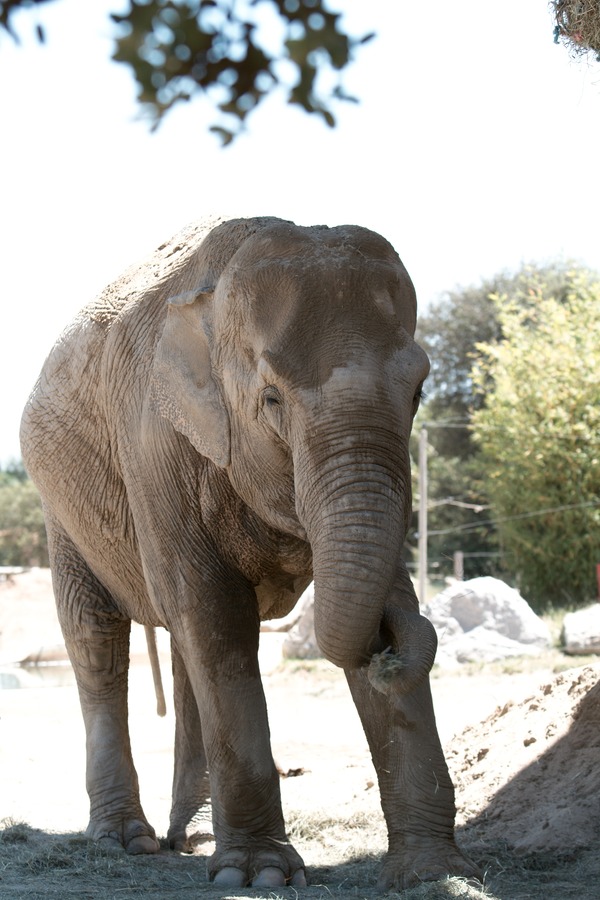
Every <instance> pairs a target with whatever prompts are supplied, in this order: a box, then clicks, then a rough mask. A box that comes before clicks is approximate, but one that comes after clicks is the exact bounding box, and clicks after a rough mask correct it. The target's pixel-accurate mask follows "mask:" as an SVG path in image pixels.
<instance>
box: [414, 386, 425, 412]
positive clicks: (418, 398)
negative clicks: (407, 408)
mask: <svg viewBox="0 0 600 900" xmlns="http://www.w3.org/2000/svg"><path fill="white" fill-rule="evenodd" d="M424 399H425V391H424V390H423V385H422V384H420V385H419V387H418V388H417V390H416V392H415V396H414V398H413V408H412V414H413V417H414V416H416V414H417V410H418V408H419V405H420V404H421V402H422V401H423V400H424Z"/></svg>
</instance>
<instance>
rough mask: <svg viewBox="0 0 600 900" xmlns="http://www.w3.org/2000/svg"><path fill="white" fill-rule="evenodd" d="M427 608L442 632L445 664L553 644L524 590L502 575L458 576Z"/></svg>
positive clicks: (441, 652)
mask: <svg viewBox="0 0 600 900" xmlns="http://www.w3.org/2000/svg"><path fill="white" fill-rule="evenodd" d="M422 612H423V614H424V615H425V616H427V618H428V619H430V620H431V622H432V624H433V626H434V627H435V630H436V632H437V635H438V641H439V646H438V653H437V656H436V663H437V664H438V665H440V666H456V665H458V664H460V663H464V662H473V661H478V662H494V661H496V660H500V659H505V658H506V657H509V656H523V655H527V654H536V653H539V652H540V651H541V650H543V649H544V648H546V647H548V646H550V644H551V637H550V632H549V630H548V627H547V625H546V624H545V623H544V622H543V621H542V619H540V617H539V616H537V615H536V614H535V613H534V612H533V610H532V609H531V607H530V606H529V604H528V603H527V601H526V600H524V599H523V597H521V595H520V594H519V592H518V591H516V590H515V589H514V588H511V587H509V585H507V584H505V583H504V582H503V581H500V580H499V579H497V578H491V577H482V578H472V579H470V580H469V581H457V582H455V583H454V584H451V585H450V586H449V587H447V588H446V589H445V590H444V591H442V592H441V593H440V594H437V595H436V596H435V597H434V598H433V599H432V600H431V601H430V602H429V603H426V604H424V605H423V608H422Z"/></svg>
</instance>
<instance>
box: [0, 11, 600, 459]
mask: <svg viewBox="0 0 600 900" xmlns="http://www.w3.org/2000/svg"><path fill="white" fill-rule="evenodd" d="M330 2H331V6H332V7H333V8H337V9H344V10H347V11H348V16H349V18H348V22H349V24H350V25H351V27H352V29H353V30H355V31H357V32H366V31H371V30H374V31H376V32H377V33H378V36H377V38H376V39H375V40H374V41H372V42H371V43H370V44H368V45H366V46H365V47H363V48H362V49H361V50H360V51H359V54H358V60H357V62H356V63H355V64H354V66H353V67H352V69H351V71H350V72H349V73H348V75H347V76H346V78H345V85H346V87H347V89H348V90H349V91H350V92H351V93H354V94H356V95H357V96H359V97H360V99H361V103H360V105H358V106H355V105H350V104H346V105H341V104H340V105H339V107H338V119H339V125H338V128H337V129H335V130H333V131H332V130H330V129H329V128H327V127H326V126H325V125H323V124H321V122H319V121H317V120H316V119H315V120H313V119H312V118H309V117H308V116H307V115H306V114H305V113H303V112H302V111H300V110H297V109H290V108H286V107H285V106H284V105H283V102H282V100H281V99H280V98H278V97H275V98H273V99H272V100H270V101H267V103H266V104H265V108H264V109H262V110H259V111H257V112H256V113H255V114H254V115H252V116H251V118H250V122H249V131H248V133H247V134H246V135H245V136H243V137H242V138H240V139H238V140H237V141H236V142H235V144H234V145H233V147H231V148H228V149H221V147H220V145H219V142H218V140H217V138H215V137H213V136H212V135H211V134H209V132H208V130H207V125H208V124H210V121H212V119H210V116H211V112H210V110H209V109H208V108H207V107H205V106H204V104H203V103H201V102H198V103H192V104H189V105H186V106H183V107H182V108H181V109H179V110H177V111H174V112H172V113H171V114H170V115H169V116H168V117H167V118H166V120H165V122H164V124H163V125H162V126H161V128H160V129H159V131H158V132H157V133H155V134H151V133H150V132H149V130H148V128H147V126H146V125H145V124H143V123H141V122H139V121H135V116H136V105H135V99H134V98H135V90H134V85H133V80H132V78H131V76H130V74H129V70H128V69H127V67H125V66H122V65H117V64H116V63H112V62H111V61H110V53H111V48H112V40H111V34H112V26H111V24H110V22H109V19H108V13H109V12H110V11H118V10H119V7H120V6H122V0H86V2H85V3H81V2H78V0H57V2H56V4H54V3H52V4H49V6H48V7H47V8H42V10H41V11H40V12H39V13H38V14H37V15H38V17H39V20H40V21H41V22H42V23H44V25H45V29H46V34H47V43H46V44H45V45H44V46H39V45H38V43H37V42H36V40H35V38H34V36H33V24H34V23H35V21H36V18H35V16H36V14H35V13H34V14H27V15H22V16H21V17H19V18H18V19H17V20H16V24H17V30H18V32H19V34H20V35H21V38H22V42H21V45H20V46H19V47H17V46H15V45H14V44H13V42H12V40H11V39H10V38H8V37H7V36H6V35H4V34H2V35H0V129H1V132H0V136H1V137H0V164H1V165H0V172H1V176H0V177H1V181H0V263H1V267H2V276H3V277H2V287H3V299H2V315H1V318H0V336H1V342H0V422H1V424H0V462H4V461H6V460H7V459H8V458H10V457H15V456H19V455H20V454H19V447H18V427H19V418H20V412H21V409H22V407H23V405H24V403H25V401H26V398H27V395H28V393H29V390H30V389H31V387H32V385H33V383H34V381H35V378H36V377H37V373H38V371H39V369H40V367H41V365H42V362H43V360H44V358H45V356H46V353H47V352H48V350H49V348H50V346H51V344H52V343H53V341H54V340H55V338H56V337H57V336H58V334H59V332H60V331H61V330H62V328H63V327H64V326H65V325H66V324H67V323H68V321H69V320H70V318H71V317H72V316H73V315H74V313H75V312H76V311H77V310H78V309H79V308H80V307H81V306H83V305H84V304H85V303H86V302H88V301H89V300H91V299H92V298H93V297H94V296H95V295H96V293H98V291H100V290H101V289H102V287H103V286H104V285H105V284H106V283H107V282H108V281H110V280H112V279H113V278H115V277H116V276H117V275H119V274H120V272H121V271H122V270H123V269H124V268H126V267H127V266H128V265H130V264H131V263H133V262H135V261H136V260H137V259H139V258H140V257H144V256H145V255H146V254H147V253H149V252H150V251H152V250H153V249H154V247H155V246H157V245H158V244H159V243H160V242H161V241H162V240H163V239H165V238H167V237H169V236H170V235H171V234H172V233H174V232H176V231H178V230H179V229H180V228H181V227H183V226H184V225H185V224H187V223H188V222H189V221H191V220H193V219H197V218H201V217H202V216H204V215H205V214H207V213H211V212H225V213H231V214H232V215H238V214H241V215H277V216H282V217H284V218H290V219H293V220H295V221H296V222H298V223H299V224H314V223H326V224H329V225H335V224H340V223H343V222H351V223H356V224H360V225H366V226H368V227H371V228H373V229H375V230H377V231H380V232H381V233H382V234H384V235H385V236H386V237H387V238H388V239H389V240H391V241H392V243H393V244H394V245H395V246H396V248H397V250H398V251H399V253H400V255H401V257H402V258H403V260H404V263H405V264H406V266H407V268H408V270H409V272H410V273H411V275H412V277H413V280H414V282H415V285H416V288H417V294H418V296H419V302H420V304H421V308H423V307H424V306H425V305H426V304H427V303H428V302H429V301H430V300H431V299H432V298H433V297H435V296H437V295H438V294H440V293H442V292H443V291H444V290H447V289H451V288H453V287H455V286H457V285H465V286H466V285H469V284H472V283H477V282H478V281H480V280H481V278H483V277H489V276H492V275H494V274H495V273H496V272H498V271H500V270H503V269H508V270H515V269H517V268H518V267H519V266H520V265H521V263H522V262H527V261H532V260H536V261H540V262H545V261H548V260H550V259H553V258H556V257H562V258H569V259H570V258H574V259H578V260H581V261H583V262H584V263H586V264H588V265H590V266H591V267H593V268H598V269H600V242H599V239H598V238H599V231H600V229H599V217H600V64H597V63H593V62H591V61H590V62H585V61H583V62H579V61H577V62H575V61H573V60H571V59H570V57H569V54H568V52H567V50H566V49H565V48H564V47H562V46H555V44H554V43H553V39H552V21H551V17H550V13H549V11H548V4H547V3H546V0H486V2H482V0H454V2H448V0H428V2H427V3H414V2H412V0H392V2H391V0H369V2H368V3H365V2H362V0H330Z"/></svg>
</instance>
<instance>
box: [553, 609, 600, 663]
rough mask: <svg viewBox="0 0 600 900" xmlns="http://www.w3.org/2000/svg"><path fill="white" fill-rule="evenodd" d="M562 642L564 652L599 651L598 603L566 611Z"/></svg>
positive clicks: (599, 624) (599, 620)
mask: <svg viewBox="0 0 600 900" xmlns="http://www.w3.org/2000/svg"><path fill="white" fill-rule="evenodd" d="M562 642H563V644H564V650H565V653H600V603H594V605H593V606H589V607H587V608H586V609H578V610H577V611H576V612H572V613H567V615H566V616H565V617H564V619H563V627H562Z"/></svg>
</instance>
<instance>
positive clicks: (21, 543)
mask: <svg viewBox="0 0 600 900" xmlns="http://www.w3.org/2000/svg"><path fill="white" fill-rule="evenodd" d="M48 565H49V561H48V543H47V540H46V529H45V527H44V516H43V513H42V502H41V500H40V495H39V494H38V492H37V489H36V487H35V485H34V484H33V482H32V481H31V479H30V478H29V477H28V476H27V474H26V472H25V469H24V468H23V464H22V463H11V464H9V465H7V466H5V467H4V468H0V566H48Z"/></svg>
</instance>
